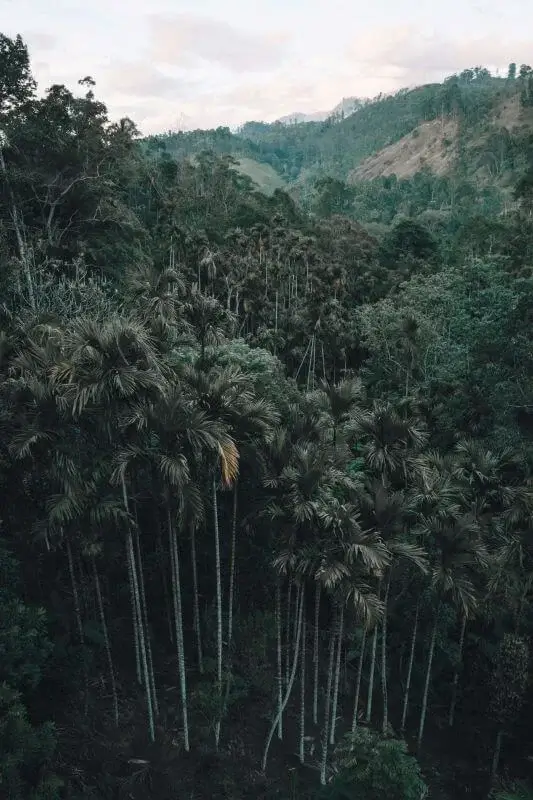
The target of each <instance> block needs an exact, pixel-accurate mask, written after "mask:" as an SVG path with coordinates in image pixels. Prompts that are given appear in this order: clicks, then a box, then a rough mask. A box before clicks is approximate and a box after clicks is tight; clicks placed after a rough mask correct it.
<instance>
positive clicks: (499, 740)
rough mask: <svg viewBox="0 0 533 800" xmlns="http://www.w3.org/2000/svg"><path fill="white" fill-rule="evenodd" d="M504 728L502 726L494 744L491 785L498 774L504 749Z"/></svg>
mask: <svg viewBox="0 0 533 800" xmlns="http://www.w3.org/2000/svg"><path fill="white" fill-rule="evenodd" d="M502 739H503V730H502V729H501V728H500V730H499V731H498V733H497V735H496V744H495V745H494V755H493V756H492V766H491V770H490V786H491V788H492V786H493V785H494V782H495V780H496V776H497V774H498V765H499V763H500V753H501V750H502Z"/></svg>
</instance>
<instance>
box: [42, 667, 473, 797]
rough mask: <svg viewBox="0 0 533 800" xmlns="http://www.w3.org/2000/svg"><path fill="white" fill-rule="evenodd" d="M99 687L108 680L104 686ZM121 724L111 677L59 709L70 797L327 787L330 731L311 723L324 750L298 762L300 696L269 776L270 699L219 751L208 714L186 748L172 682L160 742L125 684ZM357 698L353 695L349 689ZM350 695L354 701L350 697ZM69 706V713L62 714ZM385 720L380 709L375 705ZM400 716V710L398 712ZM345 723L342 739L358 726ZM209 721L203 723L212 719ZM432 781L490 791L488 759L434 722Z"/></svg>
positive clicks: (444, 788)
mask: <svg viewBox="0 0 533 800" xmlns="http://www.w3.org/2000/svg"><path fill="white" fill-rule="evenodd" d="M96 684H100V685H99V686H97V685H96ZM122 689H123V696H131V697H134V698H135V699H134V700H132V701H130V702H121V706H120V725H119V727H118V728H116V727H115V726H114V722H113V719H112V716H111V697H110V696H108V693H107V691H106V689H105V686H104V684H103V683H102V682H101V679H100V678H98V679H95V680H94V681H92V686H90V693H91V696H95V694H96V696H98V698H99V700H98V701H97V703H96V704H95V705H93V706H92V707H91V708H90V709H89V713H88V715H87V717H85V715H84V696H83V693H80V694H79V695H77V696H75V697H72V698H71V699H70V700H69V701H68V702H66V703H65V705H64V706H63V707H62V708H60V709H56V725H57V731H58V738H59V743H58V762H57V769H58V771H59V772H60V773H61V775H62V776H66V777H67V778H68V780H69V782H70V785H71V793H70V794H69V795H67V796H68V797H72V798H76V800H77V798H78V797H84V798H85V797H86V798H87V800H90V798H95V800H96V798H98V800H104V799H105V800H108V798H109V800H115V799H116V800H141V799H142V800H151V798H153V799H154V800H208V799H209V800H222V799H224V800H275V799H276V800H310V799H311V798H313V797H314V796H316V792H317V790H318V789H319V786H320V784H319V772H318V760H319V757H320V730H319V729H317V730H314V729H313V727H312V726H308V729H307V730H306V734H307V735H308V736H309V737H311V736H314V737H315V742H316V745H315V752H314V754H313V755H312V756H311V757H310V758H309V759H308V763H306V764H305V765H303V766H302V765H300V763H299V759H298V731H299V715H298V708H297V701H296V692H295V700H294V704H293V707H292V708H289V709H288V713H287V714H286V716H285V719H284V738H283V741H282V742H280V741H279V740H278V739H277V737H276V736H274V738H273V740H272V745H271V748H270V753H269V760H268V766H267V771H266V775H264V774H263V773H262V772H261V768H260V760H261V755H262V752H263V748H264V745H265V739H266V736H267V733H268V729H269V725H270V720H271V712H272V709H271V708H270V707H269V704H267V703H265V699H264V697H257V698H253V697H248V698H246V699H245V700H244V701H243V702H241V703H240V704H239V705H235V706H234V707H233V708H232V709H231V712H230V713H229V714H228V716H227V717H226V719H225V721H224V723H223V725H222V731H221V745H220V748H219V751H218V752H216V751H215V748H214V735H210V730H209V725H208V722H207V720H203V721H202V719H201V718H200V717H199V718H197V719H194V718H193V720H191V722H192V724H191V748H190V752H189V753H186V752H185V751H184V748H183V739H182V734H181V714H180V710H179V708H180V703H179V692H178V689H177V687H176V685H175V684H174V685H172V684H171V683H170V681H169V682H168V683H167V684H166V685H163V686H162V687H161V689H160V691H159V703H160V715H159V718H158V727H157V741H156V742H155V743H151V742H150V741H149V739H148V736H147V722H146V715H145V713H144V707H143V706H144V703H143V698H142V695H141V693H140V691H136V689H135V686H133V687H131V686H129V687H125V686H124V687H122ZM348 697H349V696H348ZM348 697H347V705H349V700H348ZM58 711H59V713H57V712H58ZM375 711H376V719H377V718H378V716H379V711H380V710H379V708H376V709H375ZM391 712H392V716H393V718H396V710H395V709H391ZM348 716H349V715H348V714H347V715H346V725H345V726H343V725H342V719H340V720H339V729H338V732H339V736H340V735H342V733H344V731H345V730H347V729H348ZM202 722H203V724H202ZM408 743H409V748H410V750H411V752H413V753H414V752H416V747H415V739H414V737H413V736H409V737H408ZM419 760H420V763H421V766H422V770H423V774H424V778H425V780H426V782H427V783H428V785H429V788H430V797H431V798H434V799H435V800H463V798H464V799H465V800H481V798H485V797H486V793H487V764H481V763H479V759H477V760H476V759H475V758H473V757H472V754H471V753H470V752H469V750H468V748H466V747H465V745H464V742H462V741H461V738H460V737H458V736H457V733H456V732H455V731H450V729H448V728H447V727H446V728H445V727H442V728H438V727H436V726H432V725H431V724H429V725H428V729H427V737H426V740H425V745H424V749H423V752H422V753H421V755H420V759H419Z"/></svg>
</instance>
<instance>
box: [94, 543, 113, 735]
mask: <svg viewBox="0 0 533 800" xmlns="http://www.w3.org/2000/svg"><path fill="white" fill-rule="evenodd" d="M92 567H93V576H94V586H95V589H96V600H97V602H98V613H99V615H100V624H101V626H102V633H103V636H104V646H105V652H106V656H107V665H108V667H109V681H110V683H111V693H112V695H113V716H114V718H115V725H116V726H117V727H118V695H117V684H116V681H115V669H114V667H113V655H112V653H111V644H110V642H109V633H108V630H107V622H106V618H105V612H104V603H103V601H102V591H101V588H100V578H99V577H98V570H97V568H96V560H95V558H94V556H93V557H92Z"/></svg>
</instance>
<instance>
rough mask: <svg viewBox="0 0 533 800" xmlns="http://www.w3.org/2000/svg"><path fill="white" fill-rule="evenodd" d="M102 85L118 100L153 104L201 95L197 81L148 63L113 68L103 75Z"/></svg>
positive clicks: (119, 65) (137, 62)
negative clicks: (126, 99) (144, 100)
mask: <svg viewBox="0 0 533 800" xmlns="http://www.w3.org/2000/svg"><path fill="white" fill-rule="evenodd" d="M102 82H103V88H104V90H105V91H106V92H110V93H112V94H113V95H114V96H122V97H134V98H150V100H151V101H152V102H157V100H158V99H159V100H174V101H178V100H179V99H180V98H184V97H190V96H191V93H194V92H197V91H198V83H197V81H195V80H194V79H192V78H190V77H183V76H175V75H169V74H167V73H165V72H163V71H162V70H160V69H157V68H156V67H154V66H152V65H151V64H149V63H148V62H145V61H131V62H122V63H120V64H114V65H111V67H109V68H108V69H106V70H105V71H103V72H102ZM98 83H100V81H98ZM159 105H160V104H159ZM137 106H139V104H137Z"/></svg>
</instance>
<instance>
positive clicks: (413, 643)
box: [400, 599, 420, 733]
mask: <svg viewBox="0 0 533 800" xmlns="http://www.w3.org/2000/svg"><path fill="white" fill-rule="evenodd" d="M419 613H420V599H419V600H418V601H417V604H416V613H415V624H414V626H413V635H412V637H411V652H410V653H409V666H408V668H407V681H406V684H405V694H404V696H403V711H402V724H401V727H400V731H401V732H402V733H403V732H404V731H405V722H406V720H407V708H408V705H409V690H410V688H411V675H412V674H413V662H414V660H415V647H416V635H417V633H418V615H419Z"/></svg>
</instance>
